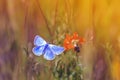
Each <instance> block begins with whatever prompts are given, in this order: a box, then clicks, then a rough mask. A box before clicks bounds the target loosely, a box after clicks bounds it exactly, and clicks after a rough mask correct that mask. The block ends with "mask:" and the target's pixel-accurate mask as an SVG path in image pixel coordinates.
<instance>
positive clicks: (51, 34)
mask: <svg viewBox="0 0 120 80" xmlns="http://www.w3.org/2000/svg"><path fill="white" fill-rule="evenodd" d="M36 3H37V5H38V7H39V9H40V12H41V14H42V16H43V18H44V20H45V23H46V27H47V29H48V31H49V33H50V36H53V33H52V31H51V30H50V27H49V25H48V21H47V18H46V17H45V15H44V13H43V11H42V9H41V7H40V4H39V1H38V0H36Z"/></svg>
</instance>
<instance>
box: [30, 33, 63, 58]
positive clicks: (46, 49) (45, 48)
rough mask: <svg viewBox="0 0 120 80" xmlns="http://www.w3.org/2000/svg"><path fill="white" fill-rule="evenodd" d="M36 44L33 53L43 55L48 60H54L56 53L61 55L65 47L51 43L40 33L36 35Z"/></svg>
mask: <svg viewBox="0 0 120 80" xmlns="http://www.w3.org/2000/svg"><path fill="white" fill-rule="evenodd" d="M34 45H35V47H34V48H33V49H32V51H33V53H34V54H35V55H36V56H41V55H43V56H44V58H45V59H47V60H53V59H54V58H55V57H56V55H60V54H61V53H62V52H63V51H64V48H63V47H60V46H56V45H53V44H49V43H47V42H46V41H45V40H44V39H42V38H41V37H40V36H38V35H37V36H35V39H34Z"/></svg>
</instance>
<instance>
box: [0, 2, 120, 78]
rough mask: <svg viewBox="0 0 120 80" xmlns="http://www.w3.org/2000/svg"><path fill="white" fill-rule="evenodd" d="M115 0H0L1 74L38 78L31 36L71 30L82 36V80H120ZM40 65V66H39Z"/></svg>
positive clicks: (119, 33)
mask: <svg viewBox="0 0 120 80" xmlns="http://www.w3.org/2000/svg"><path fill="white" fill-rule="evenodd" d="M119 4H120V0H99V1H98V0H52V1H51V0H0V80H39V79H35V77H36V74H35V73H34V72H32V65H35V63H34V57H33V54H32V52H31V49H32V47H33V39H34V36H35V35H36V34H39V35H40V36H42V37H43V38H44V39H45V40H47V41H48V42H53V41H54V40H55V39H56V36H61V35H64V34H66V33H67V32H70V33H73V32H74V31H75V32H78V33H79V35H80V36H83V37H84V38H85V40H86V43H85V45H83V48H82V50H81V54H82V64H83V65H85V70H83V75H84V80H120V76H119V74H120V68H119V67H120V9H119V7H120V5H119ZM57 30H58V31H59V35H56V31H57ZM43 63H44V62H43ZM45 63H47V64H49V62H45ZM48 66H49V65H48ZM39 67H40V69H39V70H40V71H42V69H43V67H44V66H43V65H40V66H39ZM41 75H42V76H43V77H42V78H41V79H42V80H47V79H45V76H46V75H45V74H44V73H43V74H41ZM41 79H40V80H41ZM48 79H51V78H50V77H49V78H48ZM51 80H52V79H51Z"/></svg>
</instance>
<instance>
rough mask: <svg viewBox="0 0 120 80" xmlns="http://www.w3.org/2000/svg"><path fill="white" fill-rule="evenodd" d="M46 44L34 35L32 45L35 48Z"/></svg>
mask: <svg viewBox="0 0 120 80" xmlns="http://www.w3.org/2000/svg"><path fill="white" fill-rule="evenodd" d="M45 44H47V43H46V41H45V40H44V39H43V38H41V37H40V36H38V35H36V36H35V38H34V45H36V46H42V45H45Z"/></svg>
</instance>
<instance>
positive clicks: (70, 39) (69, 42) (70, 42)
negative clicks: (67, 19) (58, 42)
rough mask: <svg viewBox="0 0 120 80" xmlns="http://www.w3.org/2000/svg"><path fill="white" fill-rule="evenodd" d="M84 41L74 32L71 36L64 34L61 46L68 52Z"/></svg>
mask: <svg viewBox="0 0 120 80" xmlns="http://www.w3.org/2000/svg"><path fill="white" fill-rule="evenodd" d="M84 41H85V40H84V39H83V38H81V37H79V36H78V34H77V33H76V32H75V33H73V35H72V36H70V35H68V34H66V37H65V39H64V42H63V45H64V48H65V49H66V50H69V49H74V48H75V47H76V45H77V44H83V43H84Z"/></svg>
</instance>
